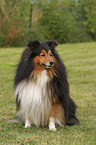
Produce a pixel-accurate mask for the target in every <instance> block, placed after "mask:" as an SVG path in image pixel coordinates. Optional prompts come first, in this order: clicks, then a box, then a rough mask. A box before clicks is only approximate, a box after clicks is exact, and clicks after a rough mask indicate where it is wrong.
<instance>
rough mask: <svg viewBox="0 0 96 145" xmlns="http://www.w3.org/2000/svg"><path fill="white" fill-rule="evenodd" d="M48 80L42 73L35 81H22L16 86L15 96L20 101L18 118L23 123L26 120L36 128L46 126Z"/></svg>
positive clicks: (48, 107)
mask: <svg viewBox="0 0 96 145" xmlns="http://www.w3.org/2000/svg"><path fill="white" fill-rule="evenodd" d="M48 82H49V78H48V76H47V71H45V70H44V71H43V72H42V73H41V74H40V75H39V76H38V77H37V79H36V80H35V81H32V80H29V81H27V80H23V81H22V82H21V83H19V84H18V86H17V87H16V90H15V95H16V96H17V94H19V100H21V105H20V110H19V112H18V116H19V117H20V118H21V120H22V121H23V122H24V123H25V122H26V119H28V121H29V122H30V123H31V124H34V125H36V126H37V127H38V126H40V125H42V126H44V125H46V124H47V122H48V117H49V114H50V110H51V95H50V90H49V89H48Z"/></svg>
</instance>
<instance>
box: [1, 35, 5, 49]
mask: <svg viewBox="0 0 96 145" xmlns="http://www.w3.org/2000/svg"><path fill="white" fill-rule="evenodd" d="M5 39H6V36H5V35H4V34H2V33H1V34H0V47H3V46H4V45H5Z"/></svg>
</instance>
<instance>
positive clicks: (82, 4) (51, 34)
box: [0, 0, 96, 47]
mask: <svg viewBox="0 0 96 145" xmlns="http://www.w3.org/2000/svg"><path fill="white" fill-rule="evenodd" d="M31 2H32V22H31V25H32V27H31V28H30V29H29V20H30V6H31ZM0 37H1V40H0V42H1V43H0V47H1V46H4V45H7V46H24V45H25V43H26V42H27V41H28V40H29V39H38V40H40V41H41V40H47V39H55V40H57V41H58V42H59V43H72V42H86V41H92V40H95V39H96V1H95V0H92V1H90V0H85V1H83V0H78V3H76V1H75V0H64V1H63V0H61V1H60V0H45V1H44V0H37V1H36V2H33V1H30V0H23V1H19V0H15V1H12V0H9V1H8V0H1V1H0Z"/></svg>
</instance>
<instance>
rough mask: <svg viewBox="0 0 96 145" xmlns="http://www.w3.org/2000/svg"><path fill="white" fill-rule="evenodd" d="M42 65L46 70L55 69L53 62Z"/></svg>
mask: <svg viewBox="0 0 96 145" xmlns="http://www.w3.org/2000/svg"><path fill="white" fill-rule="evenodd" d="M41 65H42V66H44V67H45V68H51V67H53V65H54V62H53V61H50V62H49V63H48V64H44V63H42V64H41Z"/></svg>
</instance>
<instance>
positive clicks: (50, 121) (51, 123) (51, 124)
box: [49, 117, 56, 131]
mask: <svg viewBox="0 0 96 145" xmlns="http://www.w3.org/2000/svg"><path fill="white" fill-rule="evenodd" d="M49 130H51V131H56V128H55V122H54V118H53V117H52V118H51V117H50V118H49Z"/></svg>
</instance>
